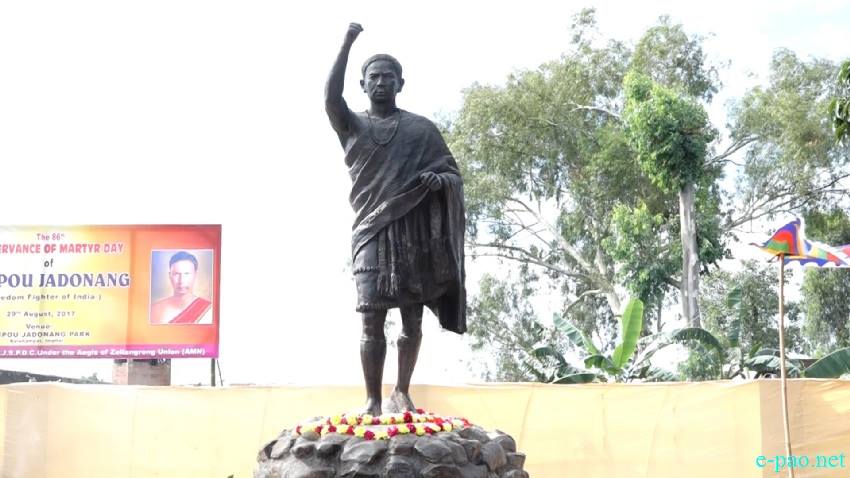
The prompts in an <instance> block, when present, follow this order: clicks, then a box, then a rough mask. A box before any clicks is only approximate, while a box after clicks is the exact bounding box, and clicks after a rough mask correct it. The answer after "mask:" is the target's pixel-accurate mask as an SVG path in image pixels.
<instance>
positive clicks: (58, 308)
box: [0, 225, 221, 359]
mask: <svg viewBox="0 0 850 478" xmlns="http://www.w3.org/2000/svg"><path fill="white" fill-rule="evenodd" d="M220 270H221V225H202V226H201V225H188V226H182V225H181V226H176V225H166V226H59V227H43V226H20V227H13V226H0V358H3V357H5V358H135V359H145V358H181V357H182V358H191V357H195V358H197V357H218V331H219V327H218V325H219V283H220V277H221V274H220Z"/></svg>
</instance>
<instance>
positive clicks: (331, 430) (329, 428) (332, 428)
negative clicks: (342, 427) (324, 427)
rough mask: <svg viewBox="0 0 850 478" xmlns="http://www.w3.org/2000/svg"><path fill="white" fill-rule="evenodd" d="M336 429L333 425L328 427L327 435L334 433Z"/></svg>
mask: <svg viewBox="0 0 850 478" xmlns="http://www.w3.org/2000/svg"><path fill="white" fill-rule="evenodd" d="M335 432H336V427H335V426H333V425H328V433H335Z"/></svg>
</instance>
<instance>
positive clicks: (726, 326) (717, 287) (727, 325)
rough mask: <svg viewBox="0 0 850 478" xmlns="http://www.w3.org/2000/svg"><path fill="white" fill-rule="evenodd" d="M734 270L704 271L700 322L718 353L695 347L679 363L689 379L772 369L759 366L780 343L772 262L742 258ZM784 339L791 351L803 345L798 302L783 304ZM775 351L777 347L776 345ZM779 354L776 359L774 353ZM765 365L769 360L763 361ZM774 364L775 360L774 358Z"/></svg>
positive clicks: (777, 305) (680, 369)
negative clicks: (716, 343)
mask: <svg viewBox="0 0 850 478" xmlns="http://www.w3.org/2000/svg"><path fill="white" fill-rule="evenodd" d="M742 265H743V268H742V269H741V270H740V271H737V272H729V271H724V270H718V271H716V272H714V273H712V274H711V275H709V276H707V277H706V280H705V287H704V288H703V294H702V295H701V297H700V302H701V306H702V311H703V317H704V319H705V320H704V321H703V324H704V327H705V329H706V330H707V331H709V332H710V333H711V334H712V335H714V336H715V337H716V338H717V340H718V341H719V342H720V344H721V346H722V348H723V354H721V356H720V360H719V361H718V356H717V355H714V354H707V353H705V351H704V350H701V349H700V348H699V347H698V348H697V349H695V350H694V351H692V352H691V354H690V357H689V358H688V359H687V360H686V361H685V362H683V363H682V364H680V367H679V371H680V373H682V375H683V376H685V377H687V378H689V379H696V380H703V379H710V378H718V371H719V377H720V378H734V377H736V376H743V377H746V376H747V371H748V370H749V371H753V372H760V371H761V372H763V371H766V370H772V369H771V368H770V367H769V366H766V367H762V366H760V364H761V365H764V363H763V362H764V360H762V359H759V358H758V357H773V356H774V353H773V352H774V351H777V349H778V347H779V332H778V321H777V317H778V313H779V284H778V274H777V273H776V265H775V263H772V264H764V263H761V262H756V261H745V262H744V263H743V264H742ZM786 314H787V316H788V317H787V318H788V324H789V325H787V326H786V343H787V347H788V348H789V349H790V350H792V351H798V352H799V351H801V350H802V337H801V332H800V327H799V321H800V320H799V307H798V306H797V305H796V304H793V303H789V304H786ZM777 353H778V351H777ZM777 360H778V359H777ZM768 365H770V364H768ZM776 365H778V362H776Z"/></svg>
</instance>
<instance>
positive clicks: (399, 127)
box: [325, 23, 466, 415]
mask: <svg viewBox="0 0 850 478" xmlns="http://www.w3.org/2000/svg"><path fill="white" fill-rule="evenodd" d="M362 31H363V28H362V27H361V26H360V25H359V24H356V23H352V24H350V25H349V27H348V31H347V32H346V35H345V40H344V41H343V44H342V48H341V49H340V52H339V55H338V56H337V58H336V62H335V63H334V65H333V69H332V70H331V73H330V77H329V78H328V83H327V86H326V88H325V110H326V111H327V113H328V117H329V118H330V122H331V126H333V129H334V131H336V133H337V136H338V137H339V142H340V144H341V145H342V148H343V150H344V151H345V164H346V166H348V172H349V174H350V176H351V181H352V187H351V195H350V196H349V200H350V202H351V207H352V208H353V209H354V212H355V214H356V218H355V220H354V226H353V231H352V239H351V252H352V258H353V265H354V277H355V282H356V284H357V311H358V312H360V313H361V314H362V319H363V336H362V338H361V341H360V360H361V363H362V365H363V377H364V379H365V381H366V395H367V401H366V409H365V412H366V413H370V414H372V415H379V414H380V413H381V411H382V409H381V379H382V376H383V370H384V358H385V357H386V352H387V343H386V338H385V337H384V321H385V320H386V317H387V309H391V308H394V307H398V308H399V309H400V310H401V320H402V332H401V335H400V336H399V338H398V381H397V383H396V386H395V389H394V390H393V392H392V395H391V396H390V397H389V399H388V403H387V404H386V406H385V407H384V411H386V412H400V411H404V410H413V409H414V405H413V402H412V400H411V399H410V395H409V386H410V377H411V375H412V374H413V368H414V367H415V365H416V358H417V356H418V355H419V344H420V343H421V340H422V309H423V306H428V308H429V309H431V311H432V312H434V314H435V315H436V316H437V317H438V318H439V320H440V325H441V326H442V327H443V328H445V329H448V330H451V331H453V332H456V333H459V334H462V333H464V332H465V331H466V289H465V287H464V278H465V271H464V266H463V236H464V225H465V222H464V221H465V220H464V204H463V182H462V181H461V177H460V172H459V170H458V167H457V163H456V162H455V160H454V158H453V157H452V155H451V152H449V149H448V147H447V146H446V143H445V141H444V140H443V138H442V136H441V135H440V132H439V130H438V129H437V127H436V126H435V125H434V124H433V123H432V122H431V121H429V120H428V119H426V118H423V117H421V116H418V115H415V114H413V113H409V112H407V111H404V110H400V109H398V108H397V107H396V101H395V98H396V94H398V93H399V92H400V91H401V88H402V86H404V79H403V78H402V75H401V64H399V62H398V61H397V60H396V59H395V58H393V57H391V56H389V55H375V56H372V57H370V58H369V59H367V60H366V62H365V63H364V64H363V68H362V73H363V79H362V80H360V86H361V87H362V88H363V91H364V92H365V93H366V94H367V95H368V96H369V103H370V105H369V109H368V110H367V111H364V112H362V113H355V112H353V111H351V110H350V109H349V108H348V105H347V104H346V102H345V100H344V99H343V97H342V91H343V84H344V78H345V69H346V65H347V63H348V55H349V52H350V51H351V45H352V44H353V43H354V40H355V39H356V38H357V36H358V35H359V34H360V32H362Z"/></svg>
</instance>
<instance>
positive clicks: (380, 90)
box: [360, 53, 404, 103]
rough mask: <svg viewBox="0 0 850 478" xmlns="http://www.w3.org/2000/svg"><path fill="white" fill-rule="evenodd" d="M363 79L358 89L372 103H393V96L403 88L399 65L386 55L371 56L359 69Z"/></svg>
mask: <svg viewBox="0 0 850 478" xmlns="http://www.w3.org/2000/svg"><path fill="white" fill-rule="evenodd" d="M361 72H362V73H363V79H362V80H360V87H361V88H363V91H364V92H365V93H366V94H367V95H368V96H369V100H370V101H372V102H374V103H386V102H390V101H392V102H394V101H395V95H396V94H398V93H399V92H400V91H401V88H402V86H404V78H402V76H401V63H399V62H398V60H396V59H395V58H393V57H392V56H390V55H386V54H383V53H381V54H378V55H372V56H370V57H369V58H368V59H366V61H365V62H363V67H362V68H361Z"/></svg>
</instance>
